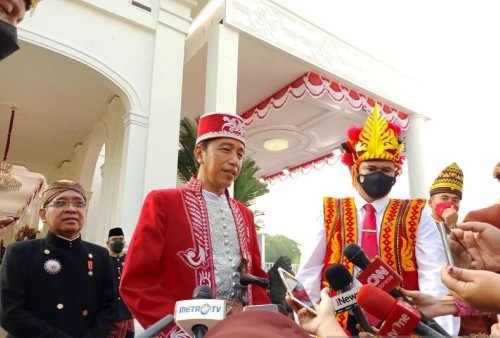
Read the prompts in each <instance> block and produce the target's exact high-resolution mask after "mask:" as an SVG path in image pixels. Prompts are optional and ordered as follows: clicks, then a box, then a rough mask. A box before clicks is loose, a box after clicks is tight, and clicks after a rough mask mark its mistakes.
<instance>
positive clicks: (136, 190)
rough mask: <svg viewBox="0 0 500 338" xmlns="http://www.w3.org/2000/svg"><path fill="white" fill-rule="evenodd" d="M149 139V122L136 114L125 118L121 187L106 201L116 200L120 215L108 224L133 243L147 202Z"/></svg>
mask: <svg viewBox="0 0 500 338" xmlns="http://www.w3.org/2000/svg"><path fill="white" fill-rule="evenodd" d="M147 139H148V121H147V118H146V117H144V116H141V115H137V114H134V113H129V114H126V115H125V116H124V140H123V154H122V165H121V172H120V184H118V185H117V189H118V191H116V195H115V196H113V195H112V194H108V195H107V196H101V200H102V199H103V198H115V199H116V200H117V201H116V205H115V208H116V211H117V213H115V215H114V216H113V217H112V219H109V220H108V221H107V223H106V224H112V225H114V226H121V227H122V229H123V231H124V232H125V234H126V236H127V238H128V239H129V238H130V236H132V233H133V232H134V229H135V226H136V224H137V219H138V217H139V213H140V210H141V207H142V202H143V199H144V198H143V197H144V196H143V193H142V192H143V189H144V175H145V167H144V165H143V163H145V161H146V147H147Z"/></svg>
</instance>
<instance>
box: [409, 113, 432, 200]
mask: <svg viewBox="0 0 500 338" xmlns="http://www.w3.org/2000/svg"><path fill="white" fill-rule="evenodd" d="M424 118H425V117H424V116H422V115H416V114H415V115H410V117H409V119H410V121H409V128H408V130H407V132H406V135H407V137H406V144H405V148H406V156H407V157H408V158H407V163H408V176H409V185H410V198H428V197H429V196H428V194H429V193H428V187H427V186H426V182H427V181H426V177H425V163H426V162H425V156H424V155H425V149H424V145H425V142H424V139H423V128H424V123H425V121H424Z"/></svg>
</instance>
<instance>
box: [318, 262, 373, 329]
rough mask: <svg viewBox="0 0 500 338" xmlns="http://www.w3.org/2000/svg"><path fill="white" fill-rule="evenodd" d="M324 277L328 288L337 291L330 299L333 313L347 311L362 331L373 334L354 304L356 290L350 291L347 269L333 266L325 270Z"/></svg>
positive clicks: (360, 311)
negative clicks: (328, 285)
mask: <svg viewBox="0 0 500 338" xmlns="http://www.w3.org/2000/svg"><path fill="white" fill-rule="evenodd" d="M325 277H326V280H327V281H328V283H329V284H330V287H331V288H332V289H334V290H335V291H337V295H336V296H335V297H333V298H332V302H333V307H334V309H335V312H336V313H340V312H344V311H349V312H350V313H352V314H353V315H354V317H355V318H356V321H357V322H358V324H359V325H361V327H362V328H363V330H364V331H366V332H369V333H372V334H375V332H374V331H373V329H372V327H371V325H370V323H369V322H368V320H367V319H366V317H365V315H364V313H363V310H361V308H360V307H359V306H358V304H357V303H356V295H357V293H358V289H357V288H356V289H351V283H352V280H353V279H352V275H351V273H350V272H349V271H348V270H347V268H346V267H345V266H344V265H342V264H339V263H337V264H334V265H332V266H330V267H329V268H328V269H326V270H325Z"/></svg>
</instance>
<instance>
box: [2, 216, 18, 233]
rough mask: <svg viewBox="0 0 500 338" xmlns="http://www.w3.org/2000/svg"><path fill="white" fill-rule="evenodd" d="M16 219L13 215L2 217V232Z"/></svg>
mask: <svg viewBox="0 0 500 338" xmlns="http://www.w3.org/2000/svg"><path fill="white" fill-rule="evenodd" d="M15 220H16V219H15V218H14V217H12V216H7V217H4V218H0V232H4V231H5V227H6V226H7V225H9V224H12V223H14V221H15Z"/></svg>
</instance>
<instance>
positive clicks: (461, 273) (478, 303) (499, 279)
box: [441, 266, 500, 313]
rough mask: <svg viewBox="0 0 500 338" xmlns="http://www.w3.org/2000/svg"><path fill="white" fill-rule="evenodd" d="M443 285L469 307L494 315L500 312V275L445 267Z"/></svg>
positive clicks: (442, 276)
mask: <svg viewBox="0 0 500 338" xmlns="http://www.w3.org/2000/svg"><path fill="white" fill-rule="evenodd" d="M441 279H442V281H443V284H444V285H446V287H447V288H448V289H449V290H450V292H451V294H452V295H453V296H454V297H455V298H457V299H459V300H461V301H462V302H463V303H465V304H466V305H467V306H469V307H471V308H474V309H478V310H482V311H489V312H494V313H499V312H500V293H499V292H498V290H497V288H498V285H500V275H498V274H496V273H494V272H491V271H484V270H467V269H460V268H456V267H452V266H444V267H443V269H442V270H441Z"/></svg>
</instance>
